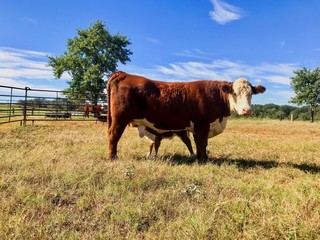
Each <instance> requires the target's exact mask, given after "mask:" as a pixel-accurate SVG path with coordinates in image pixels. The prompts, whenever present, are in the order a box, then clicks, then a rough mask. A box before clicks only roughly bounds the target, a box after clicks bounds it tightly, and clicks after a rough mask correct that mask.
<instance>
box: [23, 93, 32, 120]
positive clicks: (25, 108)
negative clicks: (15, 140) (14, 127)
mask: <svg viewBox="0 0 320 240" xmlns="http://www.w3.org/2000/svg"><path fill="white" fill-rule="evenodd" d="M28 90H31V89H30V88H29V87H25V94H24V104H23V126H26V125H27V99H28Z"/></svg>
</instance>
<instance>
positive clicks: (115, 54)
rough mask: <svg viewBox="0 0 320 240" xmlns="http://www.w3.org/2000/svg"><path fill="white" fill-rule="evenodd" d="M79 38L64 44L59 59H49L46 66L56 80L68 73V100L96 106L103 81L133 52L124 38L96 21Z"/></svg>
mask: <svg viewBox="0 0 320 240" xmlns="http://www.w3.org/2000/svg"><path fill="white" fill-rule="evenodd" d="M77 33H78V35H77V36H76V37H74V38H73V39H68V41H67V51H66V52H64V53H63V54H62V56H60V57H53V56H49V66H51V67H52V68H53V73H54V76H55V77H56V78H60V77H61V76H62V74H63V73H64V72H67V73H69V75H70V76H71V78H72V80H71V81H68V82H67V83H68V84H69V88H67V89H65V92H66V95H67V96H68V97H69V98H71V99H79V98H85V99H88V100H89V101H90V102H92V103H93V104H97V102H98V99H99V98H100V97H101V96H102V95H101V94H102V93H103V91H104V89H105V86H106V81H105V80H104V79H105V78H108V77H109V76H110V74H111V73H113V72H115V71H116V70H117V67H118V62H121V63H122V64H126V62H128V61H130V58H129V56H130V55H131V54H132V52H131V51H130V50H129V49H127V47H128V45H130V44H131V42H130V41H129V39H128V38H127V37H126V36H123V35H120V34H115V35H111V34H110V33H109V31H108V30H107V29H106V28H105V24H104V23H103V22H101V21H97V22H95V23H93V24H91V26H90V27H89V28H88V29H84V30H77Z"/></svg>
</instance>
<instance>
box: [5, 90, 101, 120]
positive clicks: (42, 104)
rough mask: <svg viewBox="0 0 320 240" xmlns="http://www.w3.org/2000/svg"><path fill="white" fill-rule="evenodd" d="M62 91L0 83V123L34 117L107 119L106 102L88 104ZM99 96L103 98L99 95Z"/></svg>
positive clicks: (35, 118) (45, 118) (83, 99)
mask: <svg viewBox="0 0 320 240" xmlns="http://www.w3.org/2000/svg"><path fill="white" fill-rule="evenodd" d="M65 94H66V92H64V91H58V90H44V89H31V88H29V87H24V88H20V87H11V86H3V85H0V124H5V123H10V122H20V125H23V126H25V125H26V124H27V122H32V123H34V122H35V121H97V120H99V121H102V122H105V121H106V115H107V113H106V109H107V108H106V102H105V101H103V100H100V101H99V102H98V105H91V104H90V103H89V101H88V100H87V99H85V98H78V99H69V98H68V97H67V96H66V95H65ZM100 99H105V95H101V96H100Z"/></svg>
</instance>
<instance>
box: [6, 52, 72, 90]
mask: <svg viewBox="0 0 320 240" xmlns="http://www.w3.org/2000/svg"><path fill="white" fill-rule="evenodd" d="M48 55H50V54H49V53H46V52H37V51H28V50H21V49H15V48H5V47H0V85H6V86H14V87H26V86H29V87H35V88H39V87H40V86H42V87H46V88H47V89H52V88H55V89H56V87H55V85H59V84H52V81H56V82H57V80H55V78H54V76H53V71H52V68H51V67H49V66H48V59H47V57H46V56H48ZM62 79H63V80H67V79H70V77H69V76H68V75H67V74H64V75H63V76H62Z"/></svg>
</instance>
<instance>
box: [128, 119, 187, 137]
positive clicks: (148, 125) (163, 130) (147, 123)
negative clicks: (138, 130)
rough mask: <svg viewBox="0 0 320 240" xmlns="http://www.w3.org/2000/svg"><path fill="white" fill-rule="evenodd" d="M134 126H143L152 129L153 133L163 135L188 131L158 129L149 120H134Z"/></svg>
mask: <svg viewBox="0 0 320 240" xmlns="http://www.w3.org/2000/svg"><path fill="white" fill-rule="evenodd" d="M132 123H133V125H138V126H139V125H142V126H145V127H148V128H150V129H152V130H153V131H155V132H156V133H159V134H162V133H167V132H180V131H185V130H186V129H160V128H156V127H155V124H153V123H151V122H149V121H148V120H147V119H145V118H144V119H134V120H133V121H132Z"/></svg>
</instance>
